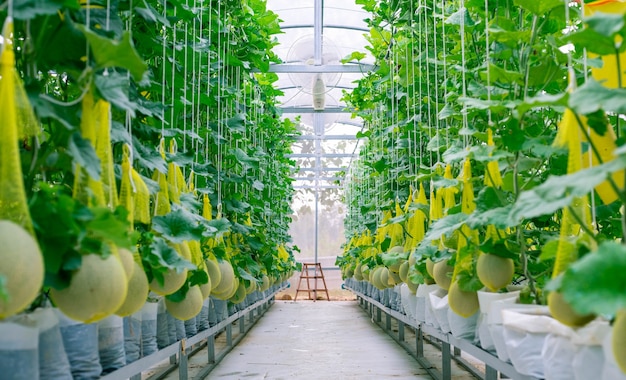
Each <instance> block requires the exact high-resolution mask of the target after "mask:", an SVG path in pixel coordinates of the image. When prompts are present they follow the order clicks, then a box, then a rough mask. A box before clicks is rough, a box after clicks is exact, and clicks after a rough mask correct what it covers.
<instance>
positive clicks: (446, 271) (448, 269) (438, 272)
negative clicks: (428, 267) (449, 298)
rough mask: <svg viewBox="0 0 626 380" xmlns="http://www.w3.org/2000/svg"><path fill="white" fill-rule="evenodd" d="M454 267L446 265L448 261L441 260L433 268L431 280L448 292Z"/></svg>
mask: <svg viewBox="0 0 626 380" xmlns="http://www.w3.org/2000/svg"><path fill="white" fill-rule="evenodd" d="M453 271H454V267H452V266H450V265H448V260H441V261H438V262H437V263H435V265H434V266H433V278H434V279H435V283H437V285H439V287H441V288H443V289H445V290H448V289H449V288H450V283H451V282H452V272H453Z"/></svg>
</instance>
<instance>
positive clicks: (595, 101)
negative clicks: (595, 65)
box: [569, 78, 626, 115]
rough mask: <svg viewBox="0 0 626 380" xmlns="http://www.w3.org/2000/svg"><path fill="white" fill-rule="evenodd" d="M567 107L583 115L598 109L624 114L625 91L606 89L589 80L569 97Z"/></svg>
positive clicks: (625, 106) (625, 103)
mask: <svg viewBox="0 0 626 380" xmlns="http://www.w3.org/2000/svg"><path fill="white" fill-rule="evenodd" d="M569 105H570V107H572V109H574V111H575V112H577V113H579V114H583V115H584V114H590V113H593V112H596V111H598V110H600V109H603V110H605V111H608V112H615V113H621V114H623V113H626V89H623V88H618V89H610V88H606V87H604V86H602V85H601V84H600V83H599V82H597V81H596V80H594V79H593V78H589V79H588V80H587V82H585V84H583V85H582V86H580V87H578V88H577V89H576V90H574V92H573V93H572V94H571V95H570V98H569Z"/></svg>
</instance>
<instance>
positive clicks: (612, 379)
mask: <svg viewBox="0 0 626 380" xmlns="http://www.w3.org/2000/svg"><path fill="white" fill-rule="evenodd" d="M612 341H613V327H611V329H610V331H609V332H608V333H607V334H606V335H605V336H604V339H603V340H602V351H603V352H604V369H603V370H602V380H626V373H624V372H622V370H621V369H620V368H619V367H618V365H617V362H616V361H615V355H613V347H612Z"/></svg>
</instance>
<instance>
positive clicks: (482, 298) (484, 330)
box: [476, 290, 519, 353]
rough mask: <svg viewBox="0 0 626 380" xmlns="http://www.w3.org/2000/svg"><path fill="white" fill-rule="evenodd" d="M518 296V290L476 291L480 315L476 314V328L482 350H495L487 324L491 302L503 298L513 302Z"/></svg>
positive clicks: (493, 351)
mask: <svg viewBox="0 0 626 380" xmlns="http://www.w3.org/2000/svg"><path fill="white" fill-rule="evenodd" d="M518 297H519V291H514V292H509V293H492V292H487V291H481V290H479V291H478V305H479V307H480V315H479V316H478V321H477V324H476V325H477V328H476V330H477V335H478V340H479V342H480V346H481V347H482V348H483V350H485V351H489V352H492V353H495V352H496V346H495V344H494V342H493V337H492V336H491V332H490V331H489V326H488V324H487V320H488V315H489V310H490V308H491V304H492V303H493V302H495V301H498V300H505V299H506V300H509V303H511V304H513V303H515V302H516V301H517V298H518Z"/></svg>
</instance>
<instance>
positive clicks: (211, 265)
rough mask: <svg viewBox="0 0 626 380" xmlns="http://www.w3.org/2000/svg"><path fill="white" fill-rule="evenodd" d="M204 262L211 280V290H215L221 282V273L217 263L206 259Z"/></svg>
mask: <svg viewBox="0 0 626 380" xmlns="http://www.w3.org/2000/svg"><path fill="white" fill-rule="evenodd" d="M204 262H205V263H206V270H207V272H208V273H209V277H210V278H211V289H215V287H216V286H218V285H219V284H220V281H221V280H222V272H220V266H219V263H218V262H217V261H215V260H211V259H207V260H205V261H204Z"/></svg>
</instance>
